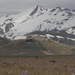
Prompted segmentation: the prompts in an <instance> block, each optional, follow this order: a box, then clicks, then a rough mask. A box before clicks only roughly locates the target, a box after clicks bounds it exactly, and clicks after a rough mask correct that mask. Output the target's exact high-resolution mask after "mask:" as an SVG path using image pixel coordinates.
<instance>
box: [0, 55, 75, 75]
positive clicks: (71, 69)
mask: <svg viewBox="0 0 75 75" xmlns="http://www.w3.org/2000/svg"><path fill="white" fill-rule="evenodd" d="M0 75H75V56H71V57H70V56H68V57H67V56H60V57H59V56H55V57H52V56H51V57H48V58H47V57H45V58H35V57H34V58H0Z"/></svg>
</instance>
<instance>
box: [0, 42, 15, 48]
mask: <svg viewBox="0 0 75 75" xmlns="http://www.w3.org/2000/svg"><path fill="white" fill-rule="evenodd" d="M12 43H14V41H12V42H11V43H8V44H6V45H3V46H0V48H2V47H5V46H8V45H10V44H12Z"/></svg>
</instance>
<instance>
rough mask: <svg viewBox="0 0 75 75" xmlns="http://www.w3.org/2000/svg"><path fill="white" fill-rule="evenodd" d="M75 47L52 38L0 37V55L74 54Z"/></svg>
mask: <svg viewBox="0 0 75 75" xmlns="http://www.w3.org/2000/svg"><path fill="white" fill-rule="evenodd" d="M49 50H50V52H49ZM74 54H75V48H74V47H72V46H68V45H65V44H60V43H57V42H55V41H53V40H45V41H44V40H42V41H39V40H35V39H28V40H15V41H11V40H8V39H5V38H1V37H0V55H13V56H14V55H17V56H21V55H74Z"/></svg>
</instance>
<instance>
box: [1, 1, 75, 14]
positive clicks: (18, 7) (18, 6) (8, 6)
mask: <svg viewBox="0 0 75 75" xmlns="http://www.w3.org/2000/svg"><path fill="white" fill-rule="evenodd" d="M36 5H40V6H43V7H44V8H54V7H65V8H69V9H71V10H72V9H75V0H0V15H5V14H10V13H11V14H14V13H19V12H21V11H24V10H26V9H28V8H30V7H33V6H36Z"/></svg>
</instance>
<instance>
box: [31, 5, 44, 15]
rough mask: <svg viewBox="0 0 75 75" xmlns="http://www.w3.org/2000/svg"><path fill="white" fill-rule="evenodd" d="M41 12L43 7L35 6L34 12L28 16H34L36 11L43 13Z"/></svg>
mask: <svg viewBox="0 0 75 75" xmlns="http://www.w3.org/2000/svg"><path fill="white" fill-rule="evenodd" d="M43 10H45V9H44V8H43V6H39V5H37V6H35V8H34V10H33V11H32V12H31V13H30V16H32V15H34V14H35V13H36V12H37V11H43Z"/></svg>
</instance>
